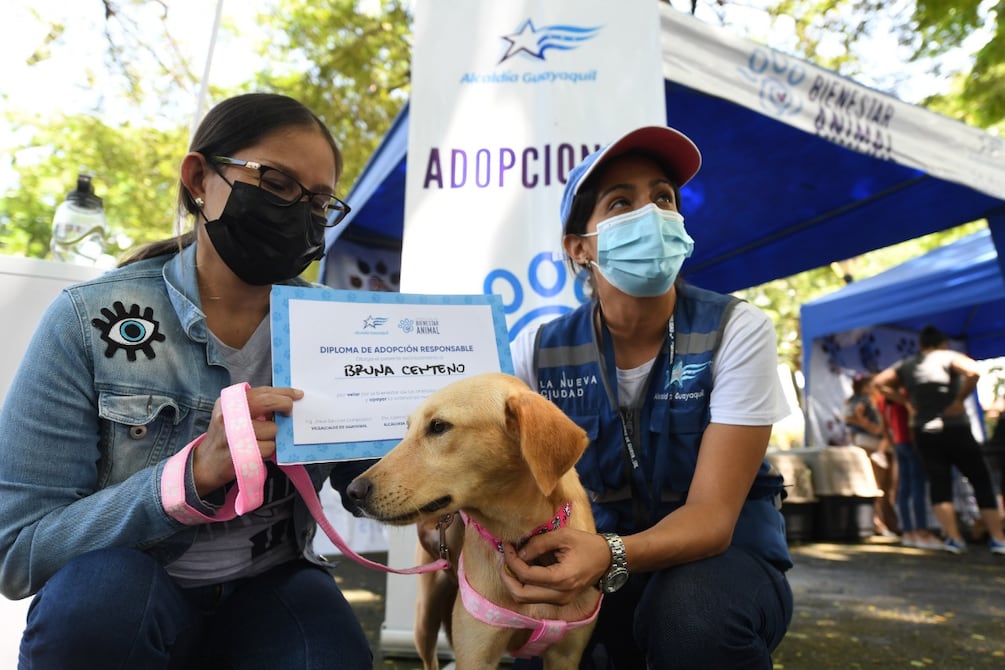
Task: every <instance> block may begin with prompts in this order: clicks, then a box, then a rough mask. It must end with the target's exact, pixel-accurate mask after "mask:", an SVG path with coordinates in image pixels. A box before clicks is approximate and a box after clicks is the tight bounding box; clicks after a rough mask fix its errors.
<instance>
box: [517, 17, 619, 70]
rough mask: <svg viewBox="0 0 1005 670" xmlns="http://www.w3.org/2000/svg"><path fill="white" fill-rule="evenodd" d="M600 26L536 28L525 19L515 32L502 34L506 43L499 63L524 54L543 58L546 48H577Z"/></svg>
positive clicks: (562, 49) (538, 58) (539, 58)
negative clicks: (504, 51)
mask: <svg viewBox="0 0 1005 670" xmlns="http://www.w3.org/2000/svg"><path fill="white" fill-rule="evenodd" d="M599 31H600V27H599V26H597V27H594V28H583V27H579V26H567V25H554V26H542V27H541V28H536V27H535V26H534V22H533V21H532V20H531V19H527V20H526V21H524V22H523V24H522V25H521V26H520V27H519V28H517V29H516V32H513V33H510V34H509V35H503V37H502V39H503V40H504V41H506V42H507V43H508V45H507V47H506V53H504V54H503V57H502V58H500V59H499V64H502V63H504V62H505V61H507V60H509V59H510V58H513V57H514V56H520V55H522V56H525V57H527V58H534V59H537V60H541V61H543V60H544V52H545V51H547V50H548V49H558V50H560V51H568V50H570V49H577V48H579V47H580V46H581V45H582V44H583V43H584V42H588V41H589V40H592V39H593V38H594V37H596V35H597V33H598V32H599Z"/></svg>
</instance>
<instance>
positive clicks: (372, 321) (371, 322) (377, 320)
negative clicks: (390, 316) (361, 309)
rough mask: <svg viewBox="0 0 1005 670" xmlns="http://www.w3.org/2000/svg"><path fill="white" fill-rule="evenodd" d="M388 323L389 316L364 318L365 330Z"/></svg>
mask: <svg viewBox="0 0 1005 670" xmlns="http://www.w3.org/2000/svg"><path fill="white" fill-rule="evenodd" d="M385 323H387V317H384V316H368V317H366V318H365V319H363V330H366V329H367V328H373V329H375V330H376V329H377V328H380V327H381V326H383V325H384V324H385Z"/></svg>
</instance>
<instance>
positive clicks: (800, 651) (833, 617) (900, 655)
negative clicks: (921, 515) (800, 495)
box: [335, 538, 1005, 670]
mask: <svg viewBox="0 0 1005 670" xmlns="http://www.w3.org/2000/svg"><path fill="white" fill-rule="evenodd" d="M792 553H793V558H794V560H795V563H796V567H794V568H793V569H792V570H791V571H790V572H789V580H790V582H791V584H792V588H793V591H794V593H795V601H796V608H795V615H794V616H793V621H792V626H791V628H790V629H789V633H788V635H787V636H786V638H785V640H784V641H783V642H782V644H781V646H780V647H779V648H778V649H777V651H776V652H775V655H774V667H775V669H776V670H830V669H835V670H837V669H841V670H857V669H860V668H931V669H933V670H971V669H974V670H976V669H986V668H987V669H990V668H997V669H1001V668H1005V556H992V555H991V554H990V552H988V550H987V548H986V547H985V546H984V545H983V544H980V545H972V546H971V547H970V552H969V553H967V554H964V555H962V556H953V555H951V554H946V553H943V552H932V551H922V550H918V549H907V548H904V547H901V546H900V545H899V544H897V543H895V542H893V541H890V540H881V539H878V538H874V539H868V540H865V541H862V542H853V543H806V544H797V545H794V546H793V547H792ZM370 557H371V558H373V559H374V560H378V561H380V562H384V563H386V561H387V557H386V555H382V554H375V555H371V556H370ZM335 574H336V579H337V580H338V581H339V583H340V584H341V585H342V587H343V589H344V590H349V591H350V592H351V594H352V597H351V600H352V601H353V606H354V607H355V608H356V610H357V612H358V613H359V615H360V617H361V618H362V620H363V623H364V627H365V628H366V631H367V635H368V636H369V637H370V640H371V644H372V645H373V646H374V649H375V650H376V649H377V644H378V640H379V632H380V626H381V624H382V623H383V621H384V600H383V596H384V583H385V582H384V576H383V574H382V573H379V572H376V571H373V570H368V569H366V568H362V567H360V566H358V565H356V564H355V563H352V562H351V561H345V560H343V561H342V562H341V563H340V564H339V565H338V566H337V567H336V569H335ZM376 658H377V661H375V667H377V668H385V669H389V670H413V669H415V668H419V667H420V666H419V664H418V662H417V660H416V659H414V658H382V657H381V656H380V653H379V650H377V653H376Z"/></svg>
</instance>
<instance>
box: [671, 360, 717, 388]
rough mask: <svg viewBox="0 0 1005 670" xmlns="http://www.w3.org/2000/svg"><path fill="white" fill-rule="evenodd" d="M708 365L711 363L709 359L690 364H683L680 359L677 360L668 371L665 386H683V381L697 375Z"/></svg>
mask: <svg viewBox="0 0 1005 670" xmlns="http://www.w3.org/2000/svg"><path fill="white" fill-rule="evenodd" d="M709 365H711V362H709V361H706V362H705V363H692V364H691V365H684V364H683V363H681V362H680V361H677V362H676V363H674V366H673V370H671V371H670V379H669V380H668V383H667V387H671V386H683V385H684V382H686V381H688V380H691V379H694V378H695V377H697V376H698V375H699V374H701V371H702V370H704V369H705V368H707V367H708V366H709Z"/></svg>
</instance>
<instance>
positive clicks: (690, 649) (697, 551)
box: [501, 126, 793, 670]
mask: <svg viewBox="0 0 1005 670" xmlns="http://www.w3.org/2000/svg"><path fill="white" fill-rule="evenodd" d="M700 163H701V155H700V154H699V152H698V149H697V147H696V146H695V145H694V143H693V142H692V141H691V140H690V139H689V138H687V137H686V136H684V135H683V134H681V133H680V132H678V131H676V130H674V129H672V128H667V127H663V126H650V127H643V128H638V129H636V130H634V131H632V132H629V133H627V134H626V135H624V136H622V137H621V138H619V139H618V140H616V141H615V142H613V143H612V144H610V145H608V146H607V147H605V148H604V149H602V150H600V151H597V152H595V153H593V154H591V155H589V156H588V157H586V158H585V159H584V160H583V162H582V163H580V164H579V165H577V166H576V167H575V168H574V169H573V170H572V171H571V172H570V174H569V178H568V181H567V183H566V186H565V191H564V195H563V197H562V203H561V223H562V225H563V233H564V237H563V245H564V249H565V252H566V254H567V255H568V257H569V260H570V263H571V264H573V269H574V270H577V269H581V270H585V271H586V272H588V273H589V284H590V285H591V294H592V297H591V300H589V301H588V302H587V303H585V304H583V305H581V306H580V307H579V308H578V309H576V310H575V311H573V312H572V313H570V314H567V315H565V316H562V317H559V318H557V319H555V320H553V321H551V322H550V323H546V324H544V325H541V326H540V327H539V328H538V329H533V330H526V331H524V332H522V333H521V334H520V335H519V336H518V338H517V339H516V340H515V341H514V342H513V345H512V347H511V349H512V352H513V359H514V368H515V372H516V375H517V376H518V377H520V378H522V379H523V380H524V381H526V382H527V383H528V384H529V385H530V386H531V388H533V389H536V390H537V391H538V392H540V393H541V394H542V395H544V396H545V397H548V398H550V399H552V400H553V401H554V402H555V403H556V404H558V406H559V407H561V408H562V410H563V411H564V412H565V413H566V414H567V415H568V416H569V417H571V418H572V419H573V420H574V421H576V422H577V423H578V424H579V425H580V426H581V427H583V428H584V429H585V430H586V432H587V433H588V435H589V437H590V440H591V444H590V446H589V448H588V449H587V450H586V454H585V455H584V456H583V458H581V459H580V461H579V463H578V464H577V466H576V469H577V471H578V472H579V475H580V478H581V480H582V482H583V484H584V485H585V487H586V488H587V490H588V491H589V492H590V496H591V500H593V501H594V502H593V513H594V516H595V519H596V523H597V531H598V533H596V534H594V533H587V532H581V531H575V530H570V529H568V528H563V529H559V530H556V531H553V532H548V533H544V534H540V535H536V536H534V537H532V538H531V539H530V540H529V542H527V544H526V545H525V546H523V547H521V548H520V549H519V550H517V549H516V548H514V547H512V546H509V547H506V548H505V567H504V569H503V570H502V571H501V574H502V578H503V580H504V581H505V583H506V584H507V587H508V590H509V591H510V593H511V594H512V596H513V597H514V598H516V599H517V600H518V601H521V602H550V603H561V602H566V601H567V600H568V599H569V598H570V597H571V594H572V593H573V592H575V591H577V590H578V589H582V588H589V587H591V586H595V587H596V588H599V589H600V590H601V591H602V592H603V594H604V598H603V604H602V607H601V611H600V616H599V619H598V624H597V627H596V629H595V632H594V634H593V637H592V639H591V642H590V645H589V646H588V648H587V651H586V654H585V656H584V661H583V664H582V666H581V667H586V668H643V667H650V668H661V669H662V670H670V669H675V668H702V669H707V668H732V669H734V670H735V669H742V668H758V669H769V668H771V667H772V663H771V652H772V650H774V649H775V647H776V646H777V645H778V644H779V642H780V641H781V640H782V638H783V636H784V635H785V631H786V629H787V627H788V624H789V622H790V620H791V616H792V607H793V602H792V592H791V590H790V588H789V584H788V581H787V580H786V577H785V572H786V570H788V569H789V568H790V567H791V565H792V562H791V559H790V557H789V551H788V547H787V545H786V539H785V523H784V519H783V518H782V516H781V512H780V506H781V492H782V480H781V477H780V476H779V475H778V473H777V472H775V471H772V470H771V468H770V467H769V466H768V464H767V463H766V462H765V460H764V456H765V451H766V449H767V446H768V439H769V436H770V434H771V428H772V424H773V423H775V422H776V421H779V420H780V419H782V418H783V417H784V416H786V415H787V414H788V411H789V410H788V408H787V405H786V401H785V397H784V395H783V393H782V389H781V384H780V382H779V380H778V375H777V342H776V338H775V331H774V327H773V325H772V323H771V321H770V319H769V318H768V317H767V316H766V315H765V314H764V313H763V312H761V311H760V310H758V309H756V308H755V307H753V306H752V305H750V304H749V303H746V302H742V301H740V300H738V299H736V298H734V297H732V296H729V295H722V294H718V293H713V292H710V291H706V290H702V289H700V288H697V287H695V286H691V285H689V284H687V283H685V282H683V281H682V280H680V279H678V271H679V270H680V268H681V264H682V263H683V261H684V259H685V258H687V257H688V256H689V255H690V254H691V250H692V246H693V241H692V239H691V237H690V236H689V235H688V233H687V231H686V230H685V228H684V219H683V216H682V215H681V212H680V210H681V200H680V188H681V187H682V186H683V185H684V184H686V183H687V182H688V181H689V180H690V179H691V177H693V176H694V174H695V173H696V172H697V171H698V168H699V166H700ZM567 380H575V381H576V384H575V386H574V387H572V389H571V392H569V391H570V389H569V386H568V384H564V383H563V382H566V381H567ZM563 391H565V392H563ZM552 552H554V556H555V558H556V562H554V563H553V564H551V565H546V564H538V559H539V558H540V557H542V556H545V555H549V554H551V553H552ZM526 667H534V665H533V664H532V663H531V662H529V661H528V662H518V663H517V664H515V665H514V668H526Z"/></svg>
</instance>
